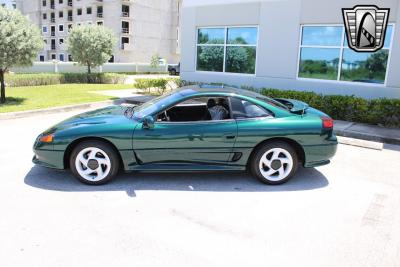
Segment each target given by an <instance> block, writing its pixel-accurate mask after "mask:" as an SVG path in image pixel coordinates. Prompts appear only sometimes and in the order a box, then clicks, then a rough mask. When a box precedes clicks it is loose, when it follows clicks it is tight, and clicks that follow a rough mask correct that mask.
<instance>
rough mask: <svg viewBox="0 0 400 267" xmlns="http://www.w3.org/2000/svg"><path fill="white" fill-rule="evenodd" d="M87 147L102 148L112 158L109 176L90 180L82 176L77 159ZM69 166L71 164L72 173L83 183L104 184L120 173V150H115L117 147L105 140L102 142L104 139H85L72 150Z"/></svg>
mask: <svg viewBox="0 0 400 267" xmlns="http://www.w3.org/2000/svg"><path fill="white" fill-rule="evenodd" d="M87 148H97V149H100V150H102V151H104V153H106V154H107V156H108V158H109V159H110V162H111V167H110V168H109V172H108V174H107V176H105V177H104V178H102V179H101V180H99V181H90V180H87V179H85V178H84V177H83V176H81V175H80V174H79V172H78V170H77V169H76V165H75V161H76V158H77V156H78V154H79V153H80V152H81V151H82V150H84V149H87ZM69 166H70V169H71V171H72V173H73V174H74V175H75V177H76V178H77V179H78V180H79V181H81V182H82V183H84V184H88V185H103V184H106V183H108V182H110V181H111V180H112V179H113V178H114V177H115V176H116V175H117V174H118V171H119V166H120V159H119V156H118V152H117V151H115V149H114V148H113V147H112V146H111V145H109V144H107V143H105V142H102V141H98V140H88V141H83V142H81V143H79V144H78V145H77V146H75V148H74V149H73V150H72V153H71V155H70V159H69Z"/></svg>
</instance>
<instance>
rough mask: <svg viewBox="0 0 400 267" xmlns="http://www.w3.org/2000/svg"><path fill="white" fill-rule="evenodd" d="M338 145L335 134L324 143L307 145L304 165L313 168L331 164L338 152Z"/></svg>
mask: <svg viewBox="0 0 400 267" xmlns="http://www.w3.org/2000/svg"><path fill="white" fill-rule="evenodd" d="M337 146H338V141H337V138H336V136H334V135H333V136H332V137H330V138H329V139H327V140H326V142H325V143H324V144H318V145H310V146H305V147H304V154H305V162H304V167H306V168H312V167H318V166H322V165H326V164H329V163H330V159H331V158H333V156H335V154H336V151H337Z"/></svg>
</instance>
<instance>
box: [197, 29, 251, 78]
mask: <svg viewBox="0 0 400 267" xmlns="http://www.w3.org/2000/svg"><path fill="white" fill-rule="evenodd" d="M257 38H258V29H257V27H221V28H199V29H198V31H197V64H196V65H197V66H196V69H197V70H198V71H214V72H230V73H243V74H255V70H256V55H257Z"/></svg>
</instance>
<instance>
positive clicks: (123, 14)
mask: <svg viewBox="0 0 400 267" xmlns="http://www.w3.org/2000/svg"><path fill="white" fill-rule="evenodd" d="M121 16H122V17H123V18H129V12H122V14H121Z"/></svg>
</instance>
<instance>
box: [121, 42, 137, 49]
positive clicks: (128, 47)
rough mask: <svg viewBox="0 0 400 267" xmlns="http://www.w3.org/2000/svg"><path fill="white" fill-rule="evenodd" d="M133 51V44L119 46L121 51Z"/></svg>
mask: <svg viewBox="0 0 400 267" xmlns="http://www.w3.org/2000/svg"><path fill="white" fill-rule="evenodd" d="M133 49H134V47H133V44H129V43H127V44H121V50H124V51H132V50H133Z"/></svg>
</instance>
